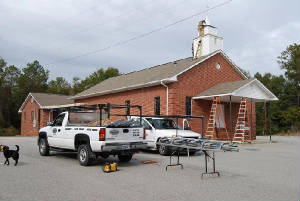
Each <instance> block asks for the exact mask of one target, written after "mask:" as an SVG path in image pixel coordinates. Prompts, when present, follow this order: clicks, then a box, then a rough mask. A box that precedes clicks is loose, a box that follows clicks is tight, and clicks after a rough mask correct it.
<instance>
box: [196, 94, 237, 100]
mask: <svg viewBox="0 0 300 201" xmlns="http://www.w3.org/2000/svg"><path fill="white" fill-rule="evenodd" d="M230 95H232V93H228V94H214V95H209V96H194V97H193V99H204V98H212V97H215V96H230Z"/></svg>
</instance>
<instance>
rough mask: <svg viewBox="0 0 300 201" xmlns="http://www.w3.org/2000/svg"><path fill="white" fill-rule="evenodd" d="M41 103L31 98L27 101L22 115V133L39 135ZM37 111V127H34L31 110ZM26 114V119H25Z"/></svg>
mask: <svg viewBox="0 0 300 201" xmlns="http://www.w3.org/2000/svg"><path fill="white" fill-rule="evenodd" d="M39 108H40V107H39V105H38V104H37V103H36V101H33V102H31V98H29V99H28V101H27V102H26V105H25V107H24V108H23V110H22V115H21V135H24V136H29V135H38V111H39ZM32 111H33V112H34V113H35V119H36V127H33V121H32V119H31V112H32ZM25 115H26V119H25Z"/></svg>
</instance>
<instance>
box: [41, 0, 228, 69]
mask: <svg viewBox="0 0 300 201" xmlns="http://www.w3.org/2000/svg"><path fill="white" fill-rule="evenodd" d="M231 1H232V0H228V1H225V2H223V3H220V4H217V5H215V6H212V7H210V8H207V9H205V10H202V11H200V12H198V13H195V14H193V15H190V16H187V17H184V18H182V19H180V20H178V21H175V22H173V23H171V24H167V25H165V26H162V27H159V28H156V29H153V30H152V31H149V32H146V33H142V34H139V35H136V36H134V37H131V38H129V39H126V40H123V41H119V42H116V43H114V44H112V45H109V46H106V47H104V48H101V49H97V50H94V51H90V52H86V53H84V54H81V55H77V56H73V57H70V58H67V59H62V60H59V61H54V62H50V63H48V64H46V65H53V64H58V63H65V62H68V61H72V60H74V59H78V58H81V57H85V56H89V55H92V54H96V53H98V52H102V51H105V50H108V49H110V48H112V47H117V46H120V45H124V44H127V43H129V42H131V41H134V40H137V39H140V38H144V37H146V36H149V35H151V34H153V33H156V32H159V31H161V30H164V29H167V28H169V27H172V26H174V25H177V24H179V23H182V22H184V21H187V20H189V19H192V18H194V17H196V16H198V15H201V14H204V13H207V12H208V11H211V10H214V9H216V8H219V7H222V6H224V5H226V4H229V3H230V2H231Z"/></svg>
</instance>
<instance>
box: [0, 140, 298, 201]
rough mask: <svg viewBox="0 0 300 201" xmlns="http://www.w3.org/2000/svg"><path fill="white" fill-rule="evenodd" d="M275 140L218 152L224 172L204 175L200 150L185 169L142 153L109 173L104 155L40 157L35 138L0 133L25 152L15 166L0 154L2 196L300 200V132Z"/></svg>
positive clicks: (186, 162) (66, 199) (186, 160)
mask: <svg viewBox="0 0 300 201" xmlns="http://www.w3.org/2000/svg"><path fill="white" fill-rule="evenodd" d="M273 139H274V141H276V142H274V143H265V142H264V141H266V138H260V140H259V142H260V143H257V144H252V145H244V146H242V148H241V151H240V152H239V153H223V152H218V153H217V155H216V156H217V159H216V163H217V164H216V165H217V170H218V171H220V173H221V177H220V178H215V177H206V178H204V179H202V180H201V173H202V172H203V171H204V157H203V155H201V154H197V155H196V156H192V157H187V156H183V157H181V159H182V162H183V164H184V169H183V170H181V169H180V168H173V169H171V170H170V171H168V172H166V171H165V165H166V164H167V163H168V159H169V158H168V157H165V156H160V155H158V154H157V153H153V152H142V153H139V154H136V155H135V156H134V159H133V160H132V161H131V162H129V163H124V164H120V166H119V169H120V171H118V172H115V173H109V174H107V173H104V172H102V169H101V168H102V167H103V164H104V160H102V159H100V160H98V161H97V162H96V164H94V165H93V166H90V167H81V166H80V165H79V164H78V161H77V160H76V155H74V154H72V153H64V154H62V153H54V154H53V155H52V156H49V157H41V156H40V155H39V153H38V149H37V145H36V138H35V137H0V144H6V145H9V146H10V147H13V146H14V145H15V144H18V145H20V153H21V158H20V162H19V166H17V167H14V166H13V165H11V166H4V165H3V162H4V158H3V155H2V154H0V163H1V165H0V181H1V185H0V200H1V201H2V200H5V201H8V200H9V201H10V200H11V201H16V200H18V201H22V200H24V201H28V200H30V201H35V200H39V201H42V200H47V201H52V200H64V201H69V200H72V201H73V200H74V201H75V200H76V201H78V200H80V201H85V200H87V201H92V200H106V201H107V200H115V201H118V200H120V201H121V200H122V201H126V200H128V201H135V200H136V201H141V200H145V201H148V200H149V201H150V200H151V201H154V200H166V201H170V200H173V201H176V200H189V201H193V200H228V201H229V200H230V201H232V200H264V201H265V200H278V201H282V200H299V199H300V198H299V137H274V138H273ZM108 160H109V161H112V160H114V158H113V157H110V158H109V159H108ZM142 160H155V161H157V162H158V163H157V164H147V165H146V164H143V163H142V162H141V161H142ZM11 162H13V161H11Z"/></svg>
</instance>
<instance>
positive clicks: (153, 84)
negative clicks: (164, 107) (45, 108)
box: [69, 77, 177, 100]
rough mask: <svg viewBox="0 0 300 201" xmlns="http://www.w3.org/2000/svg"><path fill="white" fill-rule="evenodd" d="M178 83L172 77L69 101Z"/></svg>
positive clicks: (78, 97) (75, 97) (77, 97)
mask: <svg viewBox="0 0 300 201" xmlns="http://www.w3.org/2000/svg"><path fill="white" fill-rule="evenodd" d="M176 81H177V77H171V78H166V79H162V80H155V81H152V82H147V83H144V84H138V85H132V86H129V87H122V88H118V89H113V90H107V91H101V92H96V93H90V94H87V95H81V96H73V97H71V98H69V99H72V100H76V99H84V98H90V97H94V96H99V95H105V94H111V93H117V92H123V91H128V90H133V89H140V88H144V87H150V86H155V85H160V84H161V82H163V83H165V84H166V83H170V82H176Z"/></svg>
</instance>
